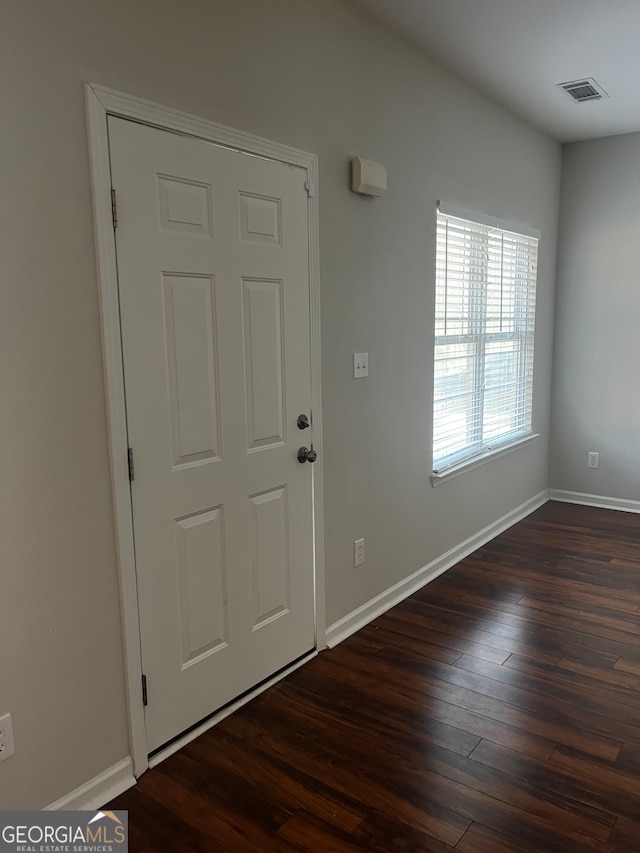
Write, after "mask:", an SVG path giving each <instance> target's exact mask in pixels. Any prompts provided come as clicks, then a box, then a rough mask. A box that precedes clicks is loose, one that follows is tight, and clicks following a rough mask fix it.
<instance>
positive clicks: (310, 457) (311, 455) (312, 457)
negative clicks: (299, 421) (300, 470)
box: [298, 446, 318, 462]
mask: <svg viewBox="0 0 640 853" xmlns="http://www.w3.org/2000/svg"><path fill="white" fill-rule="evenodd" d="M317 458H318V454H317V453H316V451H315V450H314V449H313V446H311V447H310V448H307V447H301V448H300V449H299V450H298V462H315V461H316V459H317Z"/></svg>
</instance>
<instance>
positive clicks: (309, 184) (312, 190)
mask: <svg viewBox="0 0 640 853" xmlns="http://www.w3.org/2000/svg"><path fill="white" fill-rule="evenodd" d="M304 188H305V190H306V191H307V195H308V196H309V198H314V197H315V194H316V185H315V184H314V183H313V181H305V184H304Z"/></svg>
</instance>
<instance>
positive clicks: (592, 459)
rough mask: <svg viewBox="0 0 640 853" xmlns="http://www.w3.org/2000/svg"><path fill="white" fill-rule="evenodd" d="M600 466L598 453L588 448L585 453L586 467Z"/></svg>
mask: <svg viewBox="0 0 640 853" xmlns="http://www.w3.org/2000/svg"><path fill="white" fill-rule="evenodd" d="M599 467H600V454H599V453H597V452H596V451H595V450H590V451H589V452H588V453H587V468H599Z"/></svg>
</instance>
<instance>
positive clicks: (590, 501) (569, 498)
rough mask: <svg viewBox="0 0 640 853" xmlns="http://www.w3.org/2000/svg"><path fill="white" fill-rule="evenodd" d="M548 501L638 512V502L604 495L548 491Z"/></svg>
mask: <svg viewBox="0 0 640 853" xmlns="http://www.w3.org/2000/svg"><path fill="white" fill-rule="evenodd" d="M549 500H552V501H560V502H561V503H565V504H580V505H582V506H598V507H601V509H619V510H622V512H640V501H630V500H628V499H627V498H610V497H605V496H604V495H588V494H586V493H585V492H567V491H565V490H564V489H549Z"/></svg>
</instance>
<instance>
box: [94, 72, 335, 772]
mask: <svg viewBox="0 0 640 853" xmlns="http://www.w3.org/2000/svg"><path fill="white" fill-rule="evenodd" d="M85 101H86V110H87V130H88V136H89V156H90V168H91V182H92V189H93V214H94V231H95V243H96V261H97V272H98V287H99V292H100V317H101V329H102V347H103V352H104V376H105V391H106V402H107V423H108V430H109V453H110V466H111V481H112V489H113V508H114V520H115V536H116V551H117V559H118V575H119V582H120V602H121V616H122V634H123V643H124V658H125V676H126V686H127V708H128V718H129V736H130V747H131V756H132V759H133V768H134V773H135V775H136V776H139V775H140V774H141V773H143V772H144V771H145V770H146V769H147V767H148V766H149V759H148V755H147V742H146V732H145V722H144V707H143V704H142V662H141V647H140V623H139V615H138V592H137V585H136V567H135V558H134V545H133V517H132V507H131V491H130V488H129V470H128V463H127V446H128V442H127V423H126V408H125V395H124V374H123V359H122V345H121V331H120V309H119V300H118V279H117V266H116V244H115V235H114V230H113V222H112V214H111V170H110V165H109V140H108V132H107V116H109V115H112V116H118V117H120V118H128V119H133V120H135V121H138V122H141V123H143V124H148V125H151V126H153V127H157V128H159V129H162V130H170V131H173V132H176V133H181V134H184V135H187V136H193V137H197V138H199V139H203V140H207V141H209V142H214V143H216V144H218V145H223V146H225V147H227V148H232V149H234V150H237V151H244V152H247V153H251V154H256V155H258V156H261V157H266V158H268V159H270V160H277V161H278V162H281V163H288V164H290V165H293V166H299V167H301V168H303V169H306V171H307V181H308V183H309V205H308V211H309V217H308V222H309V291H310V292H309V297H310V317H309V324H310V326H309V328H310V343H311V415H312V418H313V439H314V446H315V447H317V449H318V461H317V462H316V463H315V465H314V466H313V525H314V527H313V529H314V535H313V547H314V579H315V637H316V649H317V650H320V649H323V648H324V647H325V629H326V621H325V595H324V518H323V506H324V504H323V490H322V410H321V384H320V273H319V270H320V267H319V242H318V195H317V185H318V158H317V157H316V155H314V154H308V153H306V152H304V151H299V150H297V149H295V148H290V147H289V146H286V145H281V144H279V143H277V142H271V141H269V140H267V139H262V138H261V137H258V136H253V135H252V134H249V133H244V132H243V131H239V130H233V129H232V128H228V127H224V126H223V125H220V124H215V123H214V122H210V121H205V120H204V119H201V118H197V117H196V116H191V115H188V114H187V113H182V112H178V111H177V110H171V109H167V108H166V107H163V106H160V105H159V104H155V103H152V102H150V101H145V100H142V99H140V98H135V97H132V96H130V95H125V94H122V93H121V92H115V91H113V90H111V89H106V88H104V87H103V86H98V85H95V84H93V83H86V84H85ZM285 672H286V671H285ZM200 730H201V729H200ZM196 731H198V730H196ZM154 763H155V762H154Z"/></svg>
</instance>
